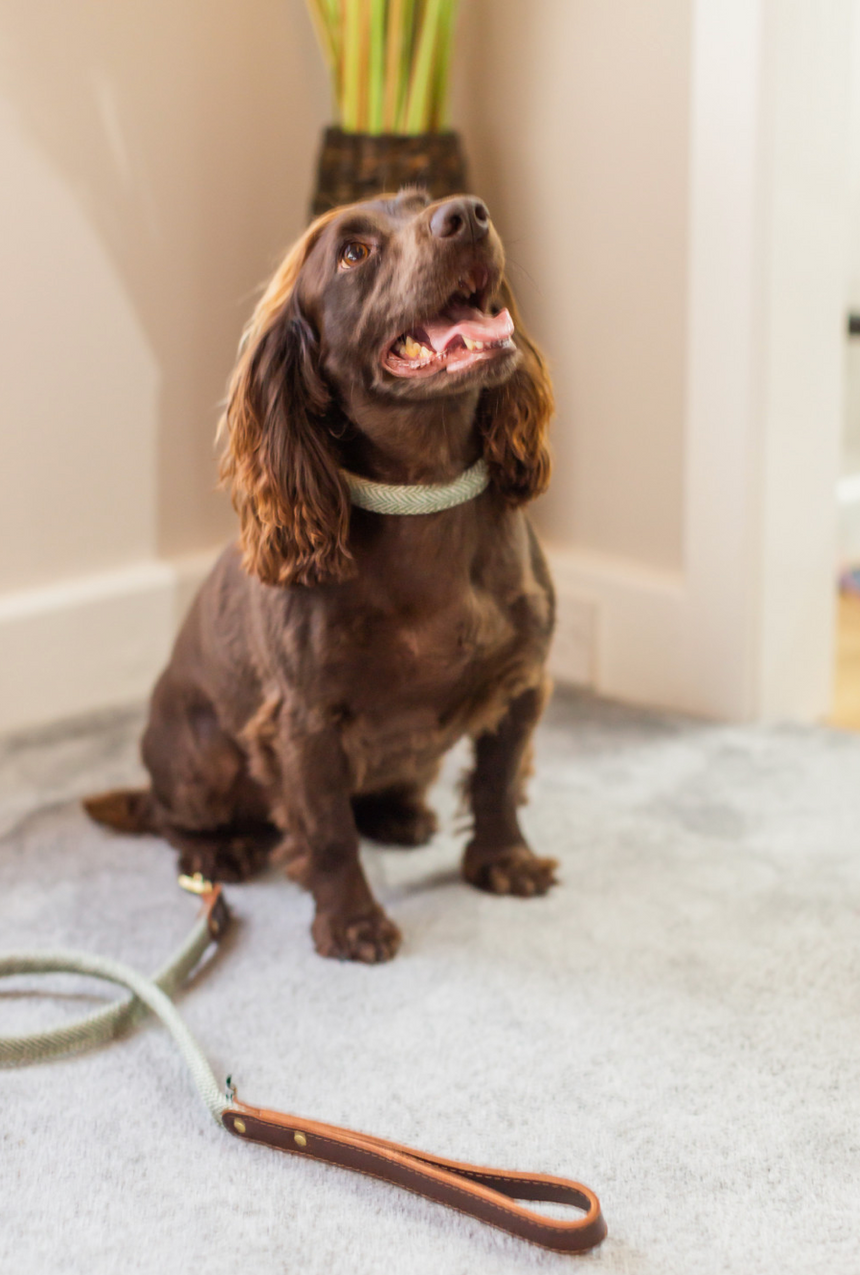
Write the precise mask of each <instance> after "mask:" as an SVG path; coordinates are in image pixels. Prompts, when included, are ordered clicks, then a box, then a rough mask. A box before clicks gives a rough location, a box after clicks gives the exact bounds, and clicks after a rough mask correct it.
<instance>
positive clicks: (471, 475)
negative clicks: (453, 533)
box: [341, 460, 490, 514]
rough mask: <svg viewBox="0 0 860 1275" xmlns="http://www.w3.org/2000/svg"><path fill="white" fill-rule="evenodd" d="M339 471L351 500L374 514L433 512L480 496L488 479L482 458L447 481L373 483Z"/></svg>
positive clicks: (344, 471) (347, 471)
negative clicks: (450, 480)
mask: <svg viewBox="0 0 860 1275" xmlns="http://www.w3.org/2000/svg"><path fill="white" fill-rule="evenodd" d="M341 472H342V473H343V476H344V478H345V479H346V484H347V486H348V487H349V496H350V500H351V501H352V503H353V504H354V505H358V507H359V509H369V510H370V511H371V513H375V514H435V513H438V512H439V511H440V510H442V509H453V507H454V506H455V505H462V504H465V502H466V501H467V500H474V498H475V497H476V496H480V494H481V492H482V491H486V489H487V487H488V486H489V482H490V474H489V470H488V469H487V462H486V461H485V460H478V461H475V464H474V465H472V466H471V467H470V468H469V469H467V470H466V471H465V473H462V474H460V476H459V478H455V479H454V480H453V482H450V483H414V484H409V483H402V484H398V483H376V482H374V481H373V479H371V478H361V477H360V476H359V475H358V474H351V473H350V472H349V470H347V469H344V470H342V471H341Z"/></svg>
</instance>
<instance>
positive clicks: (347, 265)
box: [338, 240, 370, 270]
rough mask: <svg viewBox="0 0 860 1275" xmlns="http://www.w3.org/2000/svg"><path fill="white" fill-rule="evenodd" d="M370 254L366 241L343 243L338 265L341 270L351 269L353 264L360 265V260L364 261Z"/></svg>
mask: <svg viewBox="0 0 860 1275" xmlns="http://www.w3.org/2000/svg"><path fill="white" fill-rule="evenodd" d="M369 256H370V248H369V247H368V246H367V244H366V243H359V242H358V241H357V240H356V241H355V242H351V243H347V244H344V245H343V247H342V248H341V250H340V260H339V261H338V265H339V266H340V268H341V270H351V269H352V268H353V266H360V265H361V263H362V261H366V260H367V258H368V257H369Z"/></svg>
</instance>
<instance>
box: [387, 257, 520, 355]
mask: <svg viewBox="0 0 860 1275" xmlns="http://www.w3.org/2000/svg"><path fill="white" fill-rule="evenodd" d="M485 287H486V281H485V280H484V281H482V280H480V279H478V278H477V277H476V274H472V275H467V276H466V277H465V278H464V279H461V280H460V282H459V285H458V287H457V290H456V292H454V293H453V294H452V295H451V297H449V299H448V301H447V302H446V303H445V305H444V307H443V308H442V310H440V312H439V313H438V314H437V315H435V317H434V318H432V319H426V320H424V321H423V322H422V323H420V324H416V325H415V326H414V327H411V328H409V329H408V331H406V332H401V333H400V335H399V336H398V337H397V338H396V340H394V341H392V342H391V344H390V345H389V346H388V347H387V348H386V351H385V353H384V355H383V357H382V365H383V367H384V368H385V369H386V370H387V371H388V372H391V373H392V374H393V375H394V376H432V375H433V374H434V373H436V372H443V371H444V372H463V371H465V370H466V369H467V368H469V367H472V366H473V365H474V364H476V363H480V362H483V361H485V360H487V359H491V358H494V357H496V356H497V355H498V354H499V353H500V352H501V351H502V350H511V349H513V348H514V342H513V340H512V338H513V334H514V322H513V319H512V318H511V316H510V314H509V313H508V311H507V310H500V311H499V313H498V314H490V313H489V312H487V311H486V310H485V309H484V306H485V305H486V298H485V296H484V295H483V293H484V291H485Z"/></svg>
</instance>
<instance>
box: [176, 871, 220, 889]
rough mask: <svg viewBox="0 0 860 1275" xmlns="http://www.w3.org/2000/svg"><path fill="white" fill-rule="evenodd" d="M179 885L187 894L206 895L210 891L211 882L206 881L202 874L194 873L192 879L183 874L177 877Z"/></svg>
mask: <svg viewBox="0 0 860 1275" xmlns="http://www.w3.org/2000/svg"><path fill="white" fill-rule="evenodd" d="M179 884H180V885H181V886H182V888H183V890H187V891H188V893H189V894H208V893H209V892H210V890H211V889H212V882H211V881H207V879H206V877H204V875H203V873H202V872H195V873H194V876H192V877H189V876H187V875H186V874H185V873H184V872H183V873H182V874H181V875H180V877H179Z"/></svg>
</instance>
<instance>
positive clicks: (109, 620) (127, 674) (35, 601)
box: [0, 551, 216, 731]
mask: <svg viewBox="0 0 860 1275" xmlns="http://www.w3.org/2000/svg"><path fill="white" fill-rule="evenodd" d="M215 556H216V551H211V552H206V553H200V554H194V555H190V556H188V557H183V558H175V559H171V560H153V561H148V562H139V563H134V564H133V565H131V566H128V567H122V568H119V569H118V570H114V571H105V572H102V573H99V574H98V575H91V576H85V577H81V578H78V579H73V580H67V581H63V582H61V583H59V584H51V585H47V586H45V587H43V588H38V589H26V590H22V591H20V592H17V593H7V594H5V595H3V596H0V731H10V730H20V729H23V728H26V727H30V726H38V725H42V724H44V723H47V722H51V721H56V720H58V719H60V718H63V717H71V716H74V715H75V714H77V713H86V712H91V711H94V710H98V709H104V708H113V707H119V706H121V705H125V704H132V703H135V702H138V701H140V700H143V699H145V698H146V697H147V696H148V694H149V692H150V690H151V689H152V684H153V682H154V681H155V678H156V677H157V676H158V674H159V672H160V671H161V669H162V668H163V666H164V663H165V661H166V659H167V657H168V655H169V653H170V648H171V645H172V643H173V639H174V637H175V635H176V630H177V628H178V627H179V623H180V621H181V619H182V617H183V615H184V614H185V611H186V609H187V607H188V604H189V603H190V601H191V599H192V597H193V596H194V593H195V592H196V590H197V588H198V587H199V585H200V583H201V582H202V580H203V579H204V577H205V576H206V574H207V573H208V571H209V570H210V568H211V566H212V563H213V561H214V559H215Z"/></svg>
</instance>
